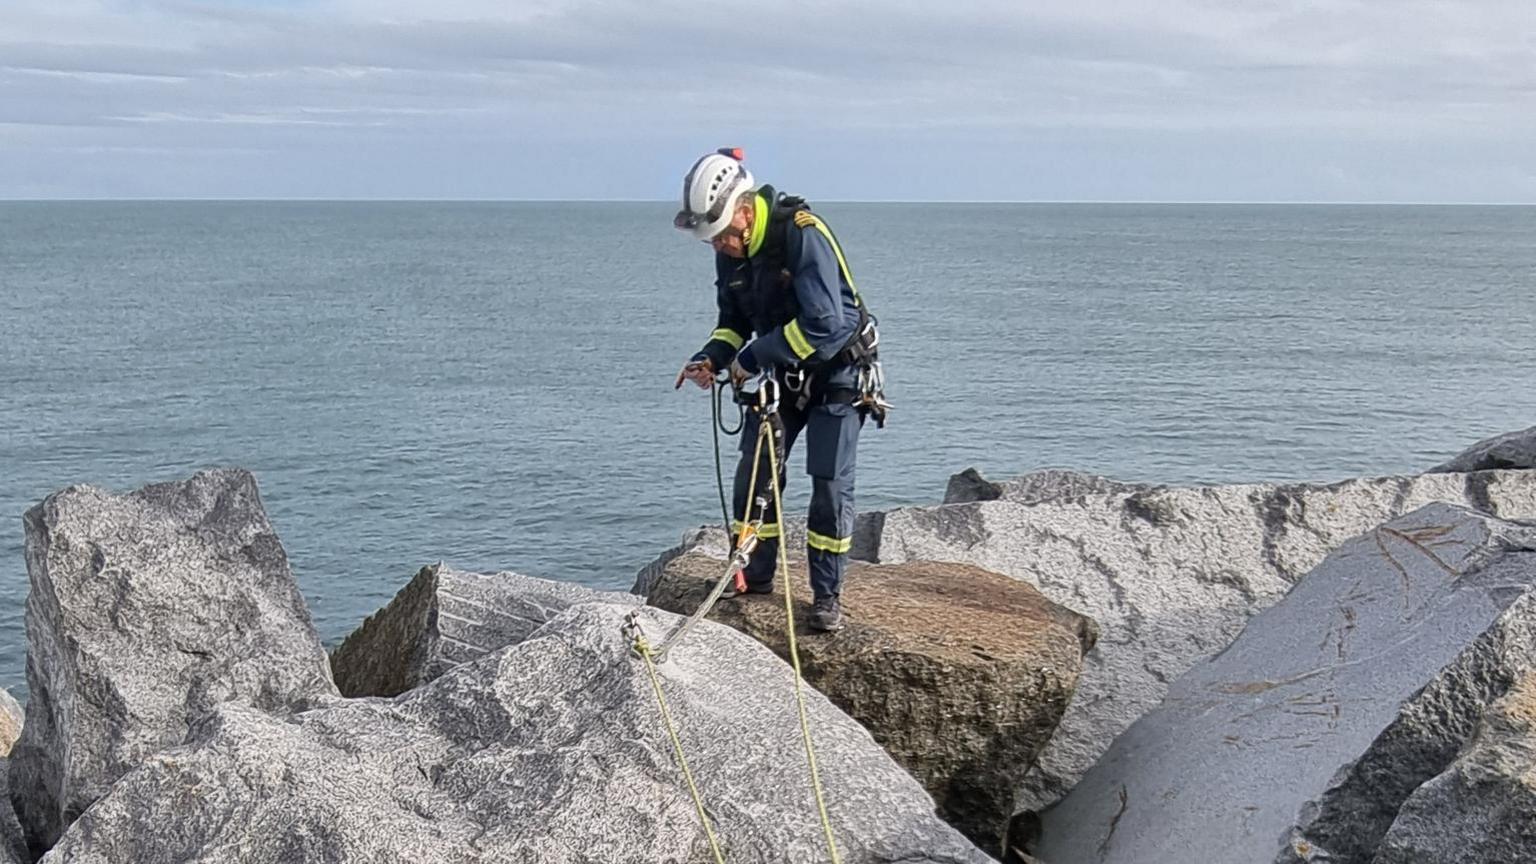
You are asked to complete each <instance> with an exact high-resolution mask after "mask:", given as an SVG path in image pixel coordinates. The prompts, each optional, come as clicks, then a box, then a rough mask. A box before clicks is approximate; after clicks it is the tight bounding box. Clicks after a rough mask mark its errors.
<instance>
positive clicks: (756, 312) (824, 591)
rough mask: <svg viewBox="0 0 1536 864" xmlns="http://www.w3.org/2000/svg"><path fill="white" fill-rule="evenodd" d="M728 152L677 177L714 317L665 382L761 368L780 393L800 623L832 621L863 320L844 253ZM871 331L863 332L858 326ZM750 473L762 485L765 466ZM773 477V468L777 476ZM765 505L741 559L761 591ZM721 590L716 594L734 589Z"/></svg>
mask: <svg viewBox="0 0 1536 864" xmlns="http://www.w3.org/2000/svg"><path fill="white" fill-rule="evenodd" d="M741 158H742V157H741V151H740V150H732V149H726V150H720V151H716V152H714V153H710V154H708V155H706V156H704V157H703V158H701V159H699V160H698V161H697V162H695V163H694V165H693V168H692V169H691V170H690V171H689V172H688V175H687V177H685V178H684V180H683V209H682V210H681V211H680V212H679V213H678V214H677V218H676V219H675V220H674V224H675V225H676V227H677V228H679V229H681V230H684V231H687V232H689V233H690V234H692V235H693V236H694V237H695V238H697V239H699V240H702V241H704V242H706V243H709V244H710V245H711V246H713V247H714V250H715V292H716V294H715V296H716V299H717V302H718V305H719V311H720V316H719V320H718V322H717V323H716V326H715V331H714V332H713V333H712V334H710V338H709V341H708V342H706V343H705V345H704V347H703V348H702V349H701V350H700V351H699V352H698V353H697V354H695V355H693V357H692V358H690V359H689V361H688V363H687V365H685V366H684V367H683V369H682V371H681V372H679V373H678V376H677V382H676V386H678V387H681V386H682V384H683V381H685V380H688V381H693V382H694V383H695V384H698V385H699V386H700V387H708V386H709V385H710V382H711V380H712V379H713V378H714V376H715V373H716V372H717V371H718V370H722V369H728V370H729V371H730V375H731V378H732V381H733V382H734V383H737V384H738V385H739V384H740V383H741V382H743V381H744V380H746V379H747V378H749V377H751V376H753V375H757V374H759V373H760V372H763V371H765V370H766V371H767V372H768V374H770V375H772V376H774V378H775V379H776V380H778V381H779V383H780V387H781V393H782V394H783V397H782V398H781V400H780V409H779V410H780V416H781V417H782V420H783V425H784V448H783V450H784V452H781V453H779V463H780V470H781V472H782V471H783V466H784V463H785V461H786V457H787V455H788V450H789V448H790V447H791V446H793V444H794V442H795V439H796V438H798V437H799V435H800V433H801V432H802V431H803V432H804V433H805V438H806V442H805V444H806V460H805V467H806V473H808V474H810V475H811V482H812V489H811V506H810V512H809V514H808V520H807V523H808V524H807V528H808V530H807V533H806V546H807V558H808V560H809V564H810V581H811V592H812V594H813V597H814V600H813V604H812V611H811V619H810V626H811V628H812V629H815V630H823V631H829V630H837V629H839V628H840V627H841V626H842V607H841V604H840V602H839V597H840V595H841V593H842V586H843V574H844V572H845V570H846V568H847V559H848V550H849V548H850V547H851V546H852V544H853V520H854V508H853V491H854V461H855V457H856V455H857V450H858V443H859V430H860V428H861V427H862V426H863V422H864V416H865V414H866V413H868V410H869V409H868V407H867V406H865V407H861V406H860V405H858V404H856V403H859V402H860V384H861V379H860V374H859V372H860V370H859V365H858V363H857V362H856V361H855V360H854V359H853V357H854V352H853V351H852V350H850V345H852V344H854V343H857V342H858V341H859V340H858V339H857V338H856V337H858V336H859V335H860V334H861V333H862V332H863V331H864V330H865V329H866V328H867V327H869V325H870V317H869V314H868V312H867V311H866V310H865V309H864V308H863V301H862V300H861V299H860V297H859V293H858V290H857V289H856V288H855V287H854V284H853V278H852V276H851V275H850V274H849V270H848V263H847V260H846V259H845V258H844V257H843V252H842V249H841V247H840V246H839V245H838V242H837V238H835V237H834V236H833V235H832V231H831V230H830V229H829V228H828V227H827V226H826V223H824V222H823V221H822V220H821V218H820V217H818V216H816V215H815V214H814V213H812V212H811V211H810V208H809V207H808V206H807V205H806V204H805V202H804V201H802V200H800V199H798V198H791V197H787V196H784V195H781V194H779V193H776V192H775V191H774V189H773V187H771V186H761V187H759V186H756V185H754V183H753V179H752V174H751V172H749V171H748V170H747V168H746V166H745V165H743V164H742V161H741ZM870 330H871V332H872V328H870ZM756 423H757V417H756V416H755V415H753V416H749V420H748V424H747V426H746V427H745V428H744V429H743V431H742V436H741V459H740V461H739V462H738V463H737V466H736V481H735V494H734V502H733V507H734V512H733V517H734V518H735V519H736V520H737V521H736V523H735V524H734V525H733V526H732V529H733V533H735V532H738V531H740V529H741V522H742V520H745V519H747V518H748V517H747V514H748V508H749V506H751V503H752V502H749V501H747V486H748V484H749V483H750V480H751V475H752V455H753V453H754V450H755V445H756V441H757V432H758V430H757V426H756ZM763 461H764V463H765V464H764V465H763V466H762V467H761V470H760V471H759V473H758V477H759V481H758V482H759V486H760V487H761V488H763V489H764V490H766V484H767V482H768V477H769V472H768V467H767V465H766V462H767V455H766V454H765V455H764V457H763ZM782 478H783V475H782V473H781V481H782ZM778 523H779V518H778V514H777V513H776V512H775V511H774V509H773V504H772V503H771V500H770V504H769V507H768V509H767V511H766V515H765V518H764V520H763V530H762V532H761V534H760V535H759V536H760V537H761V540H762V542H761V543H760V545H759V546H758V548H757V550H756V551H755V552H754V553H753V556H752V559H751V563H750V564H749V565H748V566H747V568H746V572H745V574H744V575H745V577H746V589H745V593H770V592H772V590H773V576H774V565H775V560H776V556H777V554H778V544H779V533H780V525H779V524H778ZM739 593H743V592H739V591H737V590H736V589H735V586H734V585H732V586H728V587H727V589H726V596H736V595H737V594H739Z"/></svg>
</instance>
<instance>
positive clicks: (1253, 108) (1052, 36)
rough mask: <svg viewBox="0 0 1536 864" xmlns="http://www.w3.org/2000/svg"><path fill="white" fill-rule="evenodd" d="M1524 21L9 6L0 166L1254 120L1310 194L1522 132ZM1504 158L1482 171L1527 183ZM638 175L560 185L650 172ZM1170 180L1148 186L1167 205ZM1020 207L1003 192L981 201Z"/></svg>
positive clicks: (1248, 13)
mask: <svg viewBox="0 0 1536 864" xmlns="http://www.w3.org/2000/svg"><path fill="white" fill-rule="evenodd" d="M1532 33H1536V5H1532V4H1529V3H1526V2H1504V0H1483V2H1471V0H1461V2H1448V0H1404V2H1397V3H1390V4H1388V3H1381V2H1371V0H1258V2H1247V3H1242V4H1233V3H1230V2H1214V0H1164V2H1160V3H1156V4H1148V3H1143V2H1135V0H1079V2H1074V3H1072V4H1061V3H1059V2H1037V0H1027V2H962V3H950V4H934V3H931V2H907V0H891V2H884V3H875V2H845V3H811V2H801V0H784V2H780V3H775V4H771V5H770V6H769V7H767V8H764V9H750V10H747V9H740V8H737V7H732V6H727V5H724V4H698V3H693V2H678V0H652V2H638V0H542V2H519V3H516V4H508V3H505V2H494V3H493V2H480V0H460V2H441V3H435V4H420V3H414V2H413V3H405V2H397V0H324V2H286V3H275V2H261V0H248V2H244V3H232V2H214V0H204V2H193V0H138V2H133V3H126V2H118V0H10V2H9V3H7V4H6V7H5V8H4V9H3V11H0V92H4V93H6V94H7V98H6V99H5V100H4V101H3V103H0V128H4V129H6V130H7V134H6V135H5V136H4V137H3V138H0V159H3V160H4V161H6V162H9V163H11V165H12V167H11V168H10V169H8V171H9V173H10V174H11V175H13V176H12V178H11V181H10V182H11V183H12V186H13V188H14V187H19V186H20V185H22V184H21V182H20V181H19V180H18V179H16V178H15V177H14V175H15V174H18V173H20V172H21V171H23V170H26V169H25V166H26V165H30V164H36V163H37V162H38V161H40V160H41V161H47V160H49V159H52V158H55V157H50V156H48V155H47V153H46V152H45V151H46V150H47V149H48V148H50V147H55V146H57V144H58V142H59V135H60V133H59V132H58V130H61V129H71V130H74V131H73V132H72V133H70V134H71V135H72V136H73V137H70V138H68V143H69V145H70V146H73V147H75V148H77V149H78V148H79V147H85V146H99V147H114V148H127V149H129V150H131V149H133V148H138V149H139V150H140V151H146V152H147V151H151V150H156V149H159V150H171V151H174V150H175V149H176V148H177V147H179V146H185V147H206V146H209V145H210V144H211V145H212V146H215V147H234V148H255V149H260V150H267V149H272V148H277V149H282V150H289V151H291V152H293V153H295V155H296V157H300V156H303V155H304V154H309V153H313V152H315V151H324V152H327V153H328V152H331V151H333V150H337V149H340V150H346V149H348V148H370V149H374V150H378V149H379V148H381V147H383V148H395V149H396V151H397V152H398V153H399V154H400V159H401V160H402V161H409V160H412V159H419V158H422V157H423V156H424V155H428V154H433V153H438V152H442V151H444V150H450V151H453V152H454V153H455V154H471V155H470V157H469V158H471V159H472V160H473V159H475V158H476V157H475V156H473V155H472V154H474V153H476V152H480V151H486V150H489V149H492V148H497V149H500V150H502V151H504V152H515V153H517V154H518V155H519V156H520V157H521V158H522V159H525V160H539V159H543V160H546V163H545V164H544V165H542V166H539V165H530V170H529V172H528V173H529V176H531V177H536V178H537V177H540V176H543V177H548V176H549V175H550V173H551V169H554V168H558V169H559V170H561V171H564V170H567V168H569V167H570V166H572V165H574V164H576V163H577V162H578V161H579V160H577V159H575V158H573V157H570V156H563V155H560V153H561V147H562V146H572V145H576V144H585V145H587V146H593V145H596V146H606V145H607V143H608V142H612V141H615V140H622V141H625V142H628V143H629V144H630V145H632V146H646V147H650V148H654V149H655V150H656V151H657V154H658V155H659V153H660V152H661V151H663V150H665V151H667V152H668V155H669V156H670V158H672V159H674V160H676V159H678V158H679V157H678V156H677V155H676V154H675V153H673V152H671V151H674V150H679V149H682V150H684V151H685V152H691V150H693V149H698V148H699V147H700V146H702V145H703V144H708V143H713V142H715V141H717V140H722V139H727V138H729V139H730V140H743V139H750V140H752V141H759V142H767V144H768V148H769V150H770V151H773V150H778V149H783V150H789V149H790V148H793V147H794V146H796V142H799V146H802V147H805V148H807V149H810V150H818V151H825V150H826V149H827V148H831V147H849V146H852V147H856V148H861V149H863V150H864V151H866V152H868V151H875V150H882V149H884V148H885V145H886V144H887V143H889V142H891V141H896V142H903V141H904V142H908V143H910V144H912V145H913V148H912V152H913V153H914V154H916V153H918V152H923V153H925V154H937V153H943V152H945V150H946V148H947V149H949V150H951V151H956V150H958V151H964V150H967V149H968V148H970V149H981V148H984V147H986V146H992V145H989V144H985V143H981V144H978V140H980V141H982V142H1013V143H1015V144H1018V145H1020V146H1055V142H1057V141H1059V140H1061V139H1062V137H1063V136H1066V137H1068V138H1070V137H1072V136H1076V140H1078V141H1079V142H1080V144H1081V145H1082V146H1083V147H1084V148H1090V147H1100V146H1101V142H1102V141H1103V140H1104V137H1103V136H1105V135H1106V134H1116V135H1119V136H1120V140H1121V144H1120V146H1121V147H1122V148H1123V149H1124V153H1123V155H1122V158H1124V159H1127V160H1131V161H1134V157H1135V154H1136V153H1137V152H1138V148H1140V149H1143V150H1144V149H1147V148H1148V145H1151V144H1152V143H1153V142H1160V141H1166V140H1167V136H1170V135H1173V136H1201V135H1204V136H1206V137H1207V138H1208V139H1209V140H1208V141H1207V142H1206V143H1204V144H1199V145H1197V146H1203V147H1208V148H1230V147H1233V146H1252V144H1253V142H1255V141H1264V140H1267V139H1269V138H1273V137H1277V136H1278V137H1281V138H1288V139H1292V140H1293V141H1295V143H1296V144H1297V145H1298V146H1299V147H1302V149H1305V148H1306V147H1314V148H1317V149H1319V151H1320V158H1321V157H1326V158H1322V161H1320V162H1319V163H1318V164H1317V165H1315V166H1313V170H1311V171H1310V172H1309V177H1311V178H1312V179H1311V180H1309V181H1308V182H1311V183H1313V184H1314V185H1315V186H1316V188H1317V189H1318V190H1321V191H1320V192H1319V193H1317V194H1318V195H1321V194H1322V192H1325V191H1326V186H1327V179H1326V178H1328V177H1330V176H1340V175H1336V174H1334V173H1332V172H1331V171H1329V170H1326V169H1327V167H1328V166H1332V167H1333V168H1337V169H1340V170H1345V168H1344V167H1343V166H1344V165H1345V163H1349V162H1350V161H1351V160H1352V159H1353V160H1356V161H1360V159H1362V158H1363V157H1356V156H1352V155H1351V154H1352V153H1354V152H1355V151H1364V150H1371V149H1373V148H1376V147H1377V146H1378V145H1379V144H1380V142H1383V141H1387V142H1394V141H1402V140H1404V139H1415V140H1417V139H1426V140H1434V141H1438V142H1440V144H1439V146H1440V147H1441V148H1442V150H1441V152H1440V155H1439V156H1438V157H1437V158H1440V159H1442V160H1443V162H1444V167H1445V168H1447V169H1448V170H1450V172H1451V175H1452V176H1454V174H1455V165H1456V164H1458V162H1459V161H1468V162H1476V161H1478V158H1479V157H1478V156H1477V155H1476V154H1477V153H1478V152H1486V151H1488V150H1489V149H1490V148H1492V149H1497V150H1499V152H1500V153H1501V154H1503V153H1504V150H1503V147H1504V145H1505V144H1506V143H1507V142H1509V141H1512V140H1517V139H1521V138H1526V139H1528V138H1529V136H1530V135H1531V133H1532V132H1536V120H1533V118H1536V110H1533V109H1536V104H1533V103H1536V62H1533V60H1536V44H1533V41H1532V38H1533V37H1532V36H1531V35H1530V34H1532ZM47 130H54V131H52V132H50V131H47ZM733 136H734V137H733ZM66 137H67V136H66ZM210 139H212V140H210ZM688 142H692V143H691V144H690V143H688ZM1327 142H1332V146H1329V144H1328V143H1327ZM1157 146H1162V145H1161V144H1158V145H1157ZM1153 149H1155V148H1153ZM1330 151H1332V152H1330ZM890 152H892V153H893V155H892V156H890V157H889V158H890V159H891V160H893V161H894V162H899V161H900V160H899V158H898V157H897V156H896V155H894V154H895V151H894V150H892V151H890ZM551 154H555V155H554V156H551ZM306 158H308V157H306ZM649 158H650V155H646V156H645V157H644V158H640V157H634V158H633V161H634V162H635V163H636V165H637V168H638V165H639V163H641V162H644V161H646V160H648V159H649ZM923 158H924V161H925V162H927V161H928V159H929V157H928V156H927V155H925V156H924V157H923ZM1101 158H1103V157H1101ZM1500 158H1506V159H1507V158H1510V157H1508V156H1507V155H1501V157H1500ZM1514 158H1516V160H1517V162H1516V163H1512V164H1510V165H1507V166H1505V167H1507V168H1508V169H1509V170H1508V171H1506V172H1504V173H1502V174H1500V175H1499V176H1511V177H1517V178H1518V177H1528V176H1529V174H1530V169H1531V167H1532V166H1531V163H1530V162H1529V161H1519V157H1514ZM551 159H552V160H553V161H548V160H551ZM1341 160H1342V161H1341ZM789 161H791V162H792V161H793V157H790V159H789ZM317 164H318V163H317ZM1085 166H1086V163H1084V162H1083V161H1082V160H1077V161H1076V162H1074V163H1069V164H1068V165H1066V166H1064V167H1065V168H1066V169H1067V170H1069V171H1070V170H1087V169H1086V167H1085ZM912 167H913V168H916V167H918V166H916V165H914V166H912ZM928 167H931V166H928ZM1486 168H1487V166H1484V170H1483V171H1482V174H1481V175H1480V176H1486V174H1487V171H1486ZM416 170H420V171H430V170H431V169H430V166H422V167H421V168H418V169H416ZM614 170H615V171H621V170H624V169H623V167H622V166H616V167H615V168H614ZM1362 170H1363V171H1364V174H1363V175H1362V173H1361V172H1362ZM1378 170H1379V169H1378ZM497 172H498V177H500V178H502V179H503V180H505V181H507V184H508V185H507V187H506V188H504V189H500V194H503V195H513V196H515V195H517V194H519V193H518V190H517V189H516V188H514V187H515V186H516V185H517V183H518V181H517V180H516V179H515V176H516V175H515V174H507V173H505V172H503V171H501V169H499V168H498V169H497ZM51 173H55V174H56V173H58V172H56V171H54V172H51ZM890 174H891V172H890V171H889V170H882V171H869V172H866V176H863V177H861V178H858V182H857V183H856V184H854V185H855V186H856V187H857V188H862V189H865V190H869V189H870V188H871V187H873V186H874V185H875V183H876V182H877V180H876V178H877V177H879V176H880V175H886V176H887V178H888V177H889V175H890ZM1371 174H1372V172H1371V170H1368V166H1364V165H1359V164H1350V165H1348V167H1347V170H1345V173H1344V175H1342V176H1347V177H1348V178H1349V180H1348V183H1347V186H1348V188H1349V189H1351V190H1359V189H1362V188H1363V189H1366V190H1369V189H1370V188H1371V180H1370V176H1371ZM1434 176H1435V177H1436V178H1439V179H1437V180H1436V181H1435V182H1437V183H1445V182H1447V181H1445V180H1444V177H1445V176H1446V172H1445V171H1437V172H1435V174H1434ZM6 177H7V169H0V196H3V195H6V194H8V193H7V187H6V186H5V185H4V183H5V181H6ZM1318 178H1322V179H1318ZM238 179H239V178H231V182H234V183H236V185H238ZM1184 179H1185V180H1188V179H1189V178H1184ZM381 181H385V182H387V181H388V178H381ZM648 182H649V181H643V180H641V179H640V175H639V174H638V173H634V174H631V175H628V176H627V177H626V178H625V179H623V180H622V182H620V183H618V184H617V185H615V184H614V183H613V182H605V183H601V184H594V183H591V182H583V183H581V184H578V187H576V188H573V190H572V192H571V193H570V194H572V195H576V196H581V195H588V194H594V193H595V194H603V193H604V191H605V190H613V189H622V190H627V193H626V194H641V195H644V194H647V193H646V190H648V189H651V188H658V189H659V188H665V187H666V186H670V185H671V184H670V183H657V184H656V185H655V186H654V187H652V186H649V185H647V183H648ZM881 182H882V183H883V184H884V185H885V188H889V185H888V184H889V182H890V181H889V179H886V180H884V181H881ZM1180 182H1181V181H1180V178H1179V177H1177V176H1170V177H1169V178H1168V183H1167V184H1166V185H1167V187H1168V189H1169V194H1170V195H1172V197H1177V192H1176V190H1177V189H1178V188H1179V184H1180ZM36 185H37V184H36V182H35V180H34V181H29V182H28V183H27V186H28V188H35V187H36ZM534 185H537V184H534ZM916 185H923V184H916ZM916 185H914V188H916ZM1186 185H1189V184H1187V183H1186ZM1340 188H1343V187H1342V186H1341V187H1340ZM1393 188H1397V184H1395V183H1394V184H1393ZM63 191H68V190H63ZM316 192H317V194H327V193H326V191H325V190H316ZM167 194H171V193H170V192H168V193H167ZM853 194H855V195H856V196H866V195H871V194H872V193H871V192H869V191H865V192H862V193H861V192H858V191H855V192H854V193H853ZM962 194H974V193H970V192H967V193H962ZM1352 194H1354V193H1352ZM1436 194H1437V195H1442V194H1443V195H1446V196H1450V197H1454V196H1455V194H1456V193H1455V190H1454V188H1451V187H1446V188H1444V189H1442V190H1441V191H1439V192H1437V193H1436ZM1030 196H1031V189H1030V188H1029V187H1028V186H1027V185H1023V184H1021V185H1019V186H1018V188H1016V189H1013V190H1011V191H1008V192H1006V193H1005V194H1004V195H1002V196H1000V197H1030ZM1300 197H1307V196H1306V195H1302V196H1300Z"/></svg>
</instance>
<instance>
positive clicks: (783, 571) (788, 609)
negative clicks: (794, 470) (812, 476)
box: [758, 421, 842, 864]
mask: <svg viewBox="0 0 1536 864" xmlns="http://www.w3.org/2000/svg"><path fill="white" fill-rule="evenodd" d="M762 425H763V426H766V425H767V423H766V421H765V422H764V423H763V424H762ZM761 435H762V433H761V432H759V436H760V437H759V439H758V440H759V442H761V440H762V439H761ZM768 470H769V472H770V473H771V474H772V475H773V476H772V482H773V506H774V508H775V510H776V511H777V513H778V516H779V578H780V580H782V581H783V583H784V620H785V629H786V630H787V632H788V634H789V659H790V662H791V663H792V664H793V665H794V667H795V705H796V706H797V707H798V708H799V711H800V737H801V738H802V739H804V741H805V761H806V764H807V765H809V766H810V769H811V791H812V792H814V793H815V795H816V811H817V813H818V814H820V816H821V831H822V833H823V834H824V835H825V836H826V838H827V853H828V854H829V855H831V856H832V864H842V858H841V857H839V856H838V854H837V839H836V838H835V837H833V836H832V819H831V817H830V816H828V815H827V802H826V798H825V796H824V795H823V794H822V791H821V770H820V769H819V768H817V767H816V747H815V745H813V744H812V743H811V720H810V716H809V715H808V714H807V712H806V709H805V682H804V679H803V678H802V677H801V674H800V649H799V648H798V647H797V645H796V644H795V606H794V597H793V594H794V591H793V590H792V589H791V587H790V582H789V553H788V551H786V550H787V548H788V544H787V543H785V542H784V540H785V539H787V538H785V537H784V503H783V501H782V500H781V496H780V493H779V454H778V448H777V447H776V446H775V445H774V443H773V436H772V434H771V433H769V435H768Z"/></svg>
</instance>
